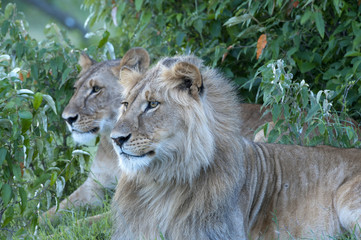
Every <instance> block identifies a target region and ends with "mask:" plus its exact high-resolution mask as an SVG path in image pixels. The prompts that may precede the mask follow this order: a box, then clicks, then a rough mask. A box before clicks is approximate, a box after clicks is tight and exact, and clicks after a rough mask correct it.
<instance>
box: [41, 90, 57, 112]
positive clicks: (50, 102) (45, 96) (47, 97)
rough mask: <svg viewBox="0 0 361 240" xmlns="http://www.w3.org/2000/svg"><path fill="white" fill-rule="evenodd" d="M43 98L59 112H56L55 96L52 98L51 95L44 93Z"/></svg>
mask: <svg viewBox="0 0 361 240" xmlns="http://www.w3.org/2000/svg"><path fill="white" fill-rule="evenodd" d="M43 99H45V101H46V102H47V103H48V104H49V106H50V107H51V109H53V111H54V112H55V114H57V112H56V106H55V102H54V100H53V98H52V97H51V96H50V95H47V94H43Z"/></svg>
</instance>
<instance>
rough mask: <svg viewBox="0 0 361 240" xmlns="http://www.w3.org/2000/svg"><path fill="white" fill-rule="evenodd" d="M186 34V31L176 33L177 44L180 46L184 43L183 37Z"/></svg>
mask: <svg viewBox="0 0 361 240" xmlns="http://www.w3.org/2000/svg"><path fill="white" fill-rule="evenodd" d="M185 36H186V34H185V33H184V32H178V33H177V35H176V44H177V45H178V46H181V45H182V42H183V39H184V37H185Z"/></svg>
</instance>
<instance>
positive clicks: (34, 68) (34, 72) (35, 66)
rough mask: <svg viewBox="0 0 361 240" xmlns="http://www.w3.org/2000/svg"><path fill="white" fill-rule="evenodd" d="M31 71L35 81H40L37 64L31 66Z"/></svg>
mask: <svg viewBox="0 0 361 240" xmlns="http://www.w3.org/2000/svg"><path fill="white" fill-rule="evenodd" d="M30 69H31V76H32V77H33V79H34V80H38V78H39V69H38V66H37V65H36V64H32V65H31V66H30Z"/></svg>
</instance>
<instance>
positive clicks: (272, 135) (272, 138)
mask: <svg viewBox="0 0 361 240" xmlns="http://www.w3.org/2000/svg"><path fill="white" fill-rule="evenodd" d="M279 136H280V134H279V132H278V131H277V130H276V129H272V130H271V132H270V133H269V135H268V138H267V142H269V143H274V142H276V140H277V138H278V137H279Z"/></svg>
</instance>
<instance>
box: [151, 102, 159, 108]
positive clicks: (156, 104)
mask: <svg viewBox="0 0 361 240" xmlns="http://www.w3.org/2000/svg"><path fill="white" fill-rule="evenodd" d="M158 105H159V102H155V101H152V102H149V108H155V107H156V106H158Z"/></svg>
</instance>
